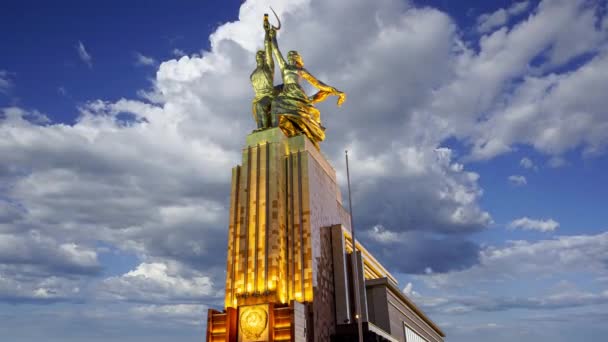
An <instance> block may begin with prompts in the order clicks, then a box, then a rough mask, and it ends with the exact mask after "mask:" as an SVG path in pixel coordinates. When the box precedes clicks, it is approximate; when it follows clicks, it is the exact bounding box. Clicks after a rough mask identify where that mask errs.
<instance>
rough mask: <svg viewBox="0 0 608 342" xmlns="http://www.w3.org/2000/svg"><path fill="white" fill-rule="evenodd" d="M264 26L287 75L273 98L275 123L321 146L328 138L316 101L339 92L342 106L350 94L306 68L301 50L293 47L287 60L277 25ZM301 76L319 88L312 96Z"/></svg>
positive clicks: (279, 62) (287, 132) (276, 56)
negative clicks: (312, 73) (278, 39)
mask: <svg viewBox="0 0 608 342" xmlns="http://www.w3.org/2000/svg"><path fill="white" fill-rule="evenodd" d="M275 15H276V13H275ZM277 19H278V18H277ZM279 27H280V25H279ZM264 29H265V30H266V36H267V37H268V38H270V41H271V42H272V53H273V56H274V58H275V59H276V62H277V63H278V65H279V67H280V69H281V76H282V78H283V85H282V87H281V86H278V87H276V88H277V89H278V90H279V91H280V92H279V93H278V94H277V95H276V96H274V98H273V100H272V104H271V109H270V113H271V125H272V127H280V128H281V130H282V131H283V132H284V133H285V135H287V136H288V137H291V136H294V135H298V134H304V135H306V136H307V137H308V138H309V139H310V141H311V142H312V143H313V144H314V145H315V147H316V148H317V149H318V148H319V142H321V141H323V140H324V139H325V127H323V126H322V125H321V115H320V112H319V110H318V109H317V108H315V107H314V105H313V104H314V103H317V102H320V101H323V100H325V98H326V97H327V96H330V95H335V96H338V102H337V104H338V106H341V105H342V103H343V102H344V100H346V94H345V93H343V92H341V91H339V90H338V89H336V88H334V87H332V86H329V85H327V84H325V83H323V82H321V81H319V80H318V79H317V78H315V77H314V76H313V75H311V74H310V73H309V72H308V71H307V70H306V69H304V62H303V61H302V57H301V56H300V54H298V52H296V51H289V53H287V60H285V59H284V58H283V55H282V54H281V51H280V50H279V46H278V43H277V39H276V32H277V28H276V27H273V26H270V25H265V26H264ZM301 79H305V80H306V81H308V82H309V83H310V84H312V85H313V86H314V87H316V88H317V89H319V91H318V92H317V93H316V94H314V95H313V96H310V97H309V96H308V95H306V93H305V92H304V89H302V87H301V86H300V80H301Z"/></svg>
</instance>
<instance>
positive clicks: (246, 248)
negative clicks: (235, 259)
mask: <svg viewBox="0 0 608 342" xmlns="http://www.w3.org/2000/svg"><path fill="white" fill-rule="evenodd" d="M251 155H252V153H251V147H249V148H247V171H246V172H247V185H246V186H245V193H246V198H245V205H244V207H245V208H244V212H245V217H244V221H245V222H244V223H245V224H244V225H243V240H244V244H243V245H244V251H243V252H244V253H243V254H244V255H242V256H241V257H242V258H243V264H244V267H243V278H244V284H243V285H244V290H245V292H247V291H249V284H250V283H249V274H248V273H249V272H248V271H249V216H250V215H249V211H250V203H251Z"/></svg>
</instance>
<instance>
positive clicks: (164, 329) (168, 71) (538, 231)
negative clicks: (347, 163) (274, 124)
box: [0, 0, 608, 341]
mask: <svg viewBox="0 0 608 342" xmlns="http://www.w3.org/2000/svg"><path fill="white" fill-rule="evenodd" d="M268 5H271V6H273V8H275V9H276V10H277V12H278V13H279V15H280V16H281V18H282V20H283V25H284V29H282V30H281V32H280V35H279V37H278V39H279V43H280V44H281V48H282V49H283V50H284V51H287V50H290V49H297V50H299V51H300V52H301V54H302V56H303V58H304V61H305V63H306V67H307V69H308V70H309V71H310V72H311V73H313V74H314V75H317V76H318V77H319V78H321V79H323V80H324V81H327V82H328V83H329V84H332V85H335V86H336V87H337V88H339V89H341V90H344V91H345V92H346V93H347V94H348V100H347V102H346V103H345V105H344V106H343V107H342V108H340V109H336V108H335V106H334V105H333V103H323V104H321V105H320V106H319V107H320V109H321V112H322V119H323V122H324V126H326V127H327V136H328V138H327V140H326V141H325V142H324V143H323V144H322V151H323V153H324V154H325V155H326V156H327V157H328V159H330V161H331V162H332V164H333V165H334V167H335V168H336V170H337V173H338V177H339V182H341V185H344V178H345V177H344V176H345V174H344V172H345V170H344V165H343V150H344V149H349V151H351V163H352V164H351V165H352V167H351V173H352V178H353V191H354V193H353V195H354V205H355V214H356V215H357V218H356V220H355V221H356V222H357V223H358V224H359V226H360V227H358V229H359V231H360V232H361V233H360V236H361V239H362V240H363V241H364V243H365V244H366V245H367V246H368V247H369V248H370V249H371V250H372V251H373V252H374V253H375V255H376V256H377V257H378V258H379V259H380V260H382V261H383V262H384V263H385V264H386V265H387V267H388V268H389V269H390V270H392V271H393V272H394V274H395V275H396V276H397V278H398V279H399V281H400V286H401V287H402V288H403V290H404V292H405V293H407V294H408V295H409V296H410V297H411V298H412V299H413V300H414V301H415V302H417V303H418V304H420V306H421V307H423V308H424V310H425V311H426V312H427V313H428V314H429V315H430V316H431V317H432V318H433V319H434V320H435V321H436V322H437V323H438V324H439V325H440V326H441V327H442V328H444V330H445V331H446V332H447V334H448V340H449V341H486V340H493V341H511V340H513V339H514V338H517V339H518V340H521V341H537V340H554V341H567V340H572V339H576V340H585V341H603V340H604V339H605V338H604V337H605V336H606V333H608V329H607V328H606V326H605V321H606V318H607V317H608V223H607V222H608V211H607V210H606V198H607V197H608V187H606V185H605V184H607V183H608V172H606V170H608V157H607V155H606V147H607V145H608V114H607V113H606V111H605V108H608V100H607V99H606V97H605V95H604V94H606V93H608V16H607V15H606V8H607V3H606V1H602V0H595V1H583V0H552V1H516V2H512V1H458V2H456V1H446V0H444V1H440V0H436V1H414V2H407V1H400V0H382V1H364V0H361V1H359V0H348V1H346V0H344V1H332V2H322V1H316V0H298V1H289V2H282V1H247V2H244V3H242V2H241V1H218V2H213V1H183V2H180V3H179V4H174V3H167V2H161V1H150V2H146V3H145V4H144V3H143V2H133V3H125V2H124V1H104V2H86V3H85V2H81V1H62V2H54V3H50V2H44V1H20V2H18V3H17V2H14V3H10V4H4V5H3V7H2V10H1V11H0V12H1V13H0V41H1V42H2V43H3V44H2V46H3V49H2V51H3V53H1V54H0V155H1V156H2V162H1V163H0V317H2V318H3V319H2V320H0V335H2V336H8V337H9V339H10V340H11V341H33V340H39V339H40V338H45V339H47V340H49V341H70V340H72V341H96V340H101V339H104V340H106V341H107V340H110V341H112V340H116V341H118V340H128V341H144V340H145V341H165V340H167V339H169V338H172V339H178V340H183V341H195V340H200V339H201V338H203V336H204V335H203V334H204V329H205V327H204V324H205V318H204V314H205V312H206V309H207V308H208V307H218V306H221V305H222V299H221V298H222V292H223V277H224V274H223V268H224V263H225V246H226V241H225V239H226V229H227V216H228V214H227V206H228V195H229V182H230V168H231V167H232V166H234V165H235V164H237V163H239V162H240V152H239V151H240V148H241V147H242V146H243V144H244V141H245V136H246V135H247V134H248V133H249V132H250V131H251V130H252V129H254V127H255V123H254V122H253V120H251V116H250V113H249V108H250V101H251V97H252V90H251V89H250V85H249V81H248V77H249V73H250V72H251V70H252V69H253V68H254V54H255V51H256V49H258V48H260V47H261V46H262V37H263V33H262V29H261V25H260V20H261V19H260V18H261V15H262V14H263V13H264V12H267V11H268ZM395 251H399V253H395ZM30 322H39V324H38V323H37V325H36V327H35V328H32V327H31V325H30ZM581 331H584V334H585V335H584V336H581V335H580V334H582V332H581Z"/></svg>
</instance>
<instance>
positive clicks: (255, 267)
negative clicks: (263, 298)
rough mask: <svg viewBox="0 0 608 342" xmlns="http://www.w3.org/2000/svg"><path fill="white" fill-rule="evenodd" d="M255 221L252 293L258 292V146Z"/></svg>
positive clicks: (257, 155)
mask: <svg viewBox="0 0 608 342" xmlns="http://www.w3.org/2000/svg"><path fill="white" fill-rule="evenodd" d="M255 155H256V159H255V219H254V225H253V226H254V229H253V241H254V247H253V291H254V292H258V291H259V290H260V287H259V283H258V275H259V272H258V271H259V270H258V264H259V263H258V257H259V253H258V251H259V249H260V248H259V240H260V145H259V144H258V145H257V146H256V148H255Z"/></svg>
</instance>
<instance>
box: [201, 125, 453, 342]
mask: <svg viewBox="0 0 608 342" xmlns="http://www.w3.org/2000/svg"><path fill="white" fill-rule="evenodd" d="M242 157H243V158H242V163H241V165H238V166H236V167H235V168H233V170H232V187H231V199H230V200H231V202H230V221H229V222H230V223H229V228H228V255H227V268H226V296H225V301H224V306H225V307H224V310H223V311H217V310H212V309H210V310H209V312H208V317H207V335H206V338H207V341H210V342H212V341H231V342H236V341H239V342H249V341H311V342H312V341H315V342H316V341H357V340H358V336H357V319H360V320H361V322H362V325H363V335H364V340H365V341H407V342H411V341H416V342H417V341H429V342H436V341H443V339H444V336H445V335H444V333H443V332H442V331H441V329H439V327H437V326H436V325H435V323H433V322H432V321H431V320H430V319H429V318H428V317H427V316H426V315H425V314H424V313H423V312H422V311H421V310H420V309H419V308H418V307H417V306H416V305H415V304H414V303H413V302H412V301H411V300H410V299H409V298H407V297H406V296H405V295H404V294H403V293H402V292H401V291H400V290H399V287H398V284H397V281H396V279H395V278H394V277H393V276H392V275H391V274H390V273H389V272H388V271H387V270H386V269H385V268H384V267H383V266H382V264H380V262H379V261H378V260H376V259H375V258H374V257H373V255H372V254H371V253H370V252H369V251H367V250H366V249H365V247H364V246H363V245H361V244H360V243H359V242H358V241H357V242H356V243H355V244H353V241H352V238H351V234H350V219H349V215H348V213H347V211H346V210H345V209H344V207H343V205H342V198H341V194H340V189H339V187H338V185H337V182H336V173H335V170H334V169H333V167H332V166H331V165H330V163H329V162H328V161H327V160H326V159H325V157H324V156H323V155H322V154H321V152H320V151H319V150H318V149H317V148H316V147H315V146H314V145H313V144H312V143H311V142H310V140H308V139H307V138H306V137H305V136H304V135H298V136H293V137H290V138H287V137H286V136H285V135H284V133H283V132H282V131H281V129H279V128H273V129H267V130H263V131H260V132H256V133H252V134H250V135H249V136H248V137H247V145H246V146H245V148H244V149H243V151H242ZM353 245H354V247H353ZM353 251H355V252H353ZM353 259H354V260H353ZM354 262H356V263H357V265H359V266H358V267H357V269H358V270H359V272H358V273H357V274H358V275H359V276H358V279H359V281H358V284H359V286H358V288H357V289H355V288H354V286H353V283H355V281H354V279H353V278H354V277H353V271H352V267H351V265H353V264H354ZM361 270H362V271H361ZM355 291H358V292H359V299H360V307H361V317H357V316H356V314H355V299H354V298H355V296H354V293H355Z"/></svg>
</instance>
